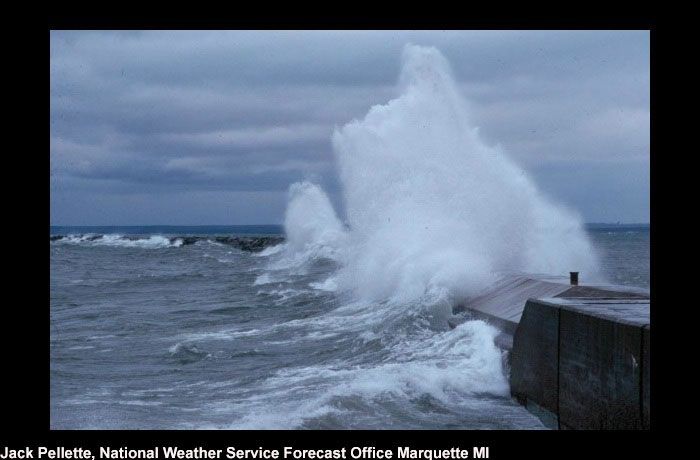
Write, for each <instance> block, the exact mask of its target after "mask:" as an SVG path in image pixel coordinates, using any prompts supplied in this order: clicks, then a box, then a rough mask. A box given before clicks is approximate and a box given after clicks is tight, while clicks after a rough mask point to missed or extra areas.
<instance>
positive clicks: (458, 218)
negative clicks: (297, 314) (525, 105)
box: [285, 45, 598, 301]
mask: <svg viewBox="0 0 700 460" xmlns="http://www.w3.org/2000/svg"><path fill="white" fill-rule="evenodd" d="M399 89H400V95H399V96H398V97H397V98H395V99H393V100H391V101H389V102H388V103H386V104H384V105H376V106H374V107H372V108H371V109H370V110H369V112H368V113H367V115H366V116H365V118H364V119H362V120H354V121H352V122H350V123H348V124H346V125H345V126H343V127H342V128H340V129H337V130H336V131H335V133H334V135H333V147H334V153H335V157H336V160H337V163H338V166H339V175H340V179H341V183H342V193H343V199H344V203H345V208H346V215H347V217H346V219H347V224H348V226H349V230H347V231H345V230H344V228H343V226H342V224H341V223H340V220H339V219H338V218H337V217H336V216H335V214H334V213H333V211H332V208H331V207H330V202H329V201H328V198H327V197H325V195H324V194H323V192H322V191H321V189H320V188H319V187H318V186H316V185H313V184H310V183H300V184H294V185H293V186H292V188H291V192H290V202H289V207H288V210H287V219H286V221H285V230H286V232H287V234H288V236H289V238H290V244H289V245H288V250H289V251H291V254H294V255H296V256H298V255H299V254H302V253H305V252H308V249H309V248H311V247H316V248H318V247H325V248H328V249H329V250H330V251H331V252H332V253H333V254H334V255H333V257H334V258H335V259H336V260H338V261H340V263H341V265H342V267H341V268H340V269H339V271H338V274H337V282H338V286H339V288H341V289H345V290H349V291H352V292H353V294H354V295H355V296H356V297H357V298H361V299H366V300H374V301H377V300H383V299H389V298H391V299H396V300H400V301H408V300H411V299H416V298H419V297H420V296H422V295H425V294H426V293H427V292H430V291H436V290H437V291H444V292H447V293H449V294H450V295H453V296H460V297H464V296H468V295H470V294H473V293H474V292H476V291H478V290H479V289H481V288H483V286H485V285H488V284H489V283H492V282H494V281H495V280H496V278H497V277H498V276H499V274H501V273H503V272H521V273H522V272H524V273H547V274H563V273H567V272H568V271H581V272H584V273H586V274H587V275H589V276H590V277H594V276H596V274H597V272H598V269H597V266H598V264H597V260H596V256H595V253H594V250H593V248H592V246H591V244H590V243H589V241H588V239H587V237H586V235H585V232H584V229H583V226H582V223H581V220H580V218H579V217H578V216H577V215H575V214H574V213H573V212H571V211H570V210H568V209H566V208H564V207H562V206H559V205H557V204H555V203H553V202H552V201H550V200H549V199H548V198H547V197H545V196H543V195H542V194H541V193H540V192H539V191H538V189H537V187H536V186H535V184H534V182H533V181H532V180H531V179H530V177H529V176H528V175H527V173H526V172H525V171H524V170H523V169H521V168H520V167H518V166H517V164H516V163H515V162H513V161H512V160H511V159H510V158H509V157H508V156H507V155H506V153H505V152H503V151H502V150H501V149H500V148H498V147H494V146H490V145H487V144H486V143H485V142H484V141H483V140H482V139H481V138H480V136H479V132H478V128H477V127H476V126H475V125H474V124H473V122H472V121H471V120H470V117H469V113H468V110H467V104H466V103H465V101H464V100H463V98H462V96H461V94H460V92H459V91H458V88H457V86H456V84H455V81H454V79H453V77H452V75H451V71H450V68H449V65H448V63H447V61H446V59H445V58H444V57H443V56H442V54H441V53H440V52H439V51H438V50H437V49H435V48H429V47H420V46H413V45H408V46H406V47H405V49H404V53H403V68H402V71H401V76H400V81H399Z"/></svg>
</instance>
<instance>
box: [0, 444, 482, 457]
mask: <svg viewBox="0 0 700 460" xmlns="http://www.w3.org/2000/svg"><path fill="white" fill-rule="evenodd" d="M95 454H97V455H95ZM98 458H99V459H115V460H138V459H174V460H224V459H226V460H340V459H369V460H392V459H424V460H438V459H440V460H448V459H470V458H489V448H488V447H485V446H481V447H472V448H471V449H464V448H459V447H452V448H449V449H414V448H411V447H398V448H396V449H377V448H375V447H367V446H365V447H350V448H346V447H342V448H339V449H295V448H294V447H285V448H283V449H281V450H278V449H263V448H262V447H260V448H258V449H236V448H235V447H227V448H226V449H225V450H224V449H205V448H203V447H197V448H194V449H181V448H178V447H154V448H151V449H129V448H127V447H121V448H118V449H113V448H110V447H100V448H99V451H98V452H93V451H91V450H90V449H83V448H82V447H74V448H65V447H56V448H47V447H38V448H36V449H34V448H29V447H25V448H22V449H10V448H8V447H2V448H0V460H6V459H10V460H27V459H43V460H78V459H79V460H96V459H98Z"/></svg>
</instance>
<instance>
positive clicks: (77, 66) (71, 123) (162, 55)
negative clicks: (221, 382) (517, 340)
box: [50, 31, 649, 225]
mask: <svg viewBox="0 0 700 460" xmlns="http://www.w3.org/2000/svg"><path fill="white" fill-rule="evenodd" d="M409 42H410V43H414V44H419V45H432V46H436V47H437V48H438V49H440V50H441V51H442V52H443V54H444V55H445V56H446V57H447V59H448V60H449V61H450V63H451V64H452V67H453V70H454V74H455V76H456V78H457V79H458V81H459V83H460V86H461V88H462V90H463V94H464V96H465V97H466V98H467V99H468V101H469V102H470V107H471V112H472V118H473V120H474V122H475V123H476V124H477V125H478V126H479V127H480V130H481V133H482V135H483V137H484V138H485V139H486V140H487V142H489V143H492V144H500V145H501V146H502V147H503V148H504V149H505V150H506V151H507V152H508V153H509V154H510V156H511V157H513V158H514V159H515V160H516V161H517V162H518V163H519V164H521V165H522V166H523V167H524V168H525V169H526V170H528V171H529V172H530V173H531V174H532V176H533V177H534V179H535V181H536V182H537V183H538V185H539V186H540V188H541V189H542V190H544V191H545V192H546V193H547V194H548V195H549V196H551V197H553V198H555V199H556V200H558V201H560V202H563V203H566V204H568V205H569V206H571V207H572V208H574V209H576V210H577V211H578V212H579V213H581V214H582V216H583V217H584V219H585V220H586V221H589V222H616V221H622V222H648V220H649V33H648V32H646V31H640V32H634V31H632V32H599V31H592V32H585V31H579V32H498V31H474V32H214V31H206V32H176V31H169V32H131V31H129V32H87V31H86V32H53V33H52V34H51V66H50V69H51V119H50V122H51V153H50V155H51V223H52V224H53V225H81V224H82V225H109V224H113V225H119V224H121V225H129V224H144V225H145V224H180V225H187V224H193V225H196V224H253V223H280V222H281V221H282V219H283V214H284V208H285V204H286V191H287V189H288V187H289V184H290V183H292V182H294V181H297V180H300V179H304V178H306V179H311V180H314V181H317V182H319V183H320V184H321V185H322V186H323V187H324V188H325V189H326V190H328V191H329V192H330V194H331V196H332V198H333V201H334V203H335V204H336V206H340V202H341V200H340V199H339V184H338V179H337V177H336V173H335V168H334V163H333V161H334V160H333V154H332V151H331V143H330V137H331V133H332V132H333V128H334V127H335V126H340V125H343V124H345V123H346V122H348V121H350V120H351V119H353V118H359V117H362V116H363V115H364V114H365V113H366V112H367V110H368V109H369V107H370V106H372V105H374V104H379V103H385V102H386V101H388V100H389V99H390V98H392V97H393V96H395V84H396V81H397V79H398V74H399V65H400V58H401V50H402V48H403V46H404V45H405V44H406V43H409ZM341 212H342V210H341Z"/></svg>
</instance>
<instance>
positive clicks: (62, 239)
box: [49, 233, 284, 252]
mask: <svg viewBox="0 0 700 460" xmlns="http://www.w3.org/2000/svg"><path fill="white" fill-rule="evenodd" d="M49 240H50V241H51V243H54V244H75V245H85V246H113V247H124V248H144V249H159V248H177V247H181V246H189V245H193V244H196V243H198V242H210V243H219V244H226V245H229V246H233V247H235V248H237V249H240V250H242V251H249V252H260V251H262V250H264V249H265V248H268V247H272V246H276V245H279V244H281V243H283V242H284V237H281V236H192V235H181V236H163V235H121V234H113V233H111V234H99V233H87V234H69V235H50V236H49Z"/></svg>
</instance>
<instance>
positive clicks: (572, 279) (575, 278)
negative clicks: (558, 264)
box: [569, 272, 578, 286]
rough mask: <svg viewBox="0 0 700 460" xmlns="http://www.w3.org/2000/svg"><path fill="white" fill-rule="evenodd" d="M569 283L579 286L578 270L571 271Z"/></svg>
mask: <svg viewBox="0 0 700 460" xmlns="http://www.w3.org/2000/svg"><path fill="white" fill-rule="evenodd" d="M569 284H570V285H572V286H578V272H569Z"/></svg>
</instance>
